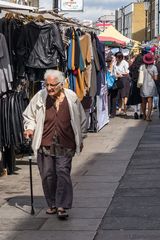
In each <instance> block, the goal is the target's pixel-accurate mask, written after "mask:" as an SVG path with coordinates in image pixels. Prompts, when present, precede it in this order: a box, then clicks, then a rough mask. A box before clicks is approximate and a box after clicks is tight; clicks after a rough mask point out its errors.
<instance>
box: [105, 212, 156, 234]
mask: <svg viewBox="0 0 160 240" xmlns="http://www.w3.org/2000/svg"><path fill="white" fill-rule="evenodd" d="M101 229H103V230H107V229H108V230H120V229H123V230H151V229H152V230H153V231H154V230H159V229H160V218H158V217H153V216H152V217H143V216H138V217H135V216H131V217H116V216H115V217H107V218H105V220H104V221H103V223H102V224H101Z"/></svg>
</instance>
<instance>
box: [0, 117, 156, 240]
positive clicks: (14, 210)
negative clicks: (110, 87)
mask: <svg viewBox="0 0 160 240" xmlns="http://www.w3.org/2000/svg"><path fill="white" fill-rule="evenodd" d="M147 125H148V123H147V122H144V121H142V120H133V119H124V118H120V117H117V118H115V119H112V121H111V123H110V124H109V125H107V126H106V127H104V128H103V129H102V130H101V131H100V132H98V133H90V134H88V138H87V139H86V140H85V147H84V150H83V153H82V154H81V155H80V156H79V157H75V158H74V160H73V170H72V179H73V185H74V202H73V209H72V210H71V211H70V217H69V219H68V221H59V220H58V219H57V217H56V216H49V215H46V214H45V210H46V203H45V200H44V198H43V193H42V188H41V180H40V177H39V173H38V170H37V166H36V164H34V165H33V181H34V196H35V197H34V206H35V212H36V214H35V216H31V215H30V206H29V205H30V189H29V170H28V159H27V158H24V159H22V160H18V161H17V171H16V174H15V175H11V176H7V177H2V178H0V205H1V207H0V240H28V239H30V240H42V239H43V240H44V239H45V240H51V239H52V240H53V239H54V240H75V239H76V240H93V239H94V238H95V236H96V234H97V230H98V229H99V226H100V229H99V231H98V235H97V239H98V240H99V239H105V240H107V239H109V240H111V239H114V240H115V239H119V238H117V237H115V238H111V237H108V238H107V237H104V236H105V235H104V234H103V232H104V231H103V230H104V229H103V226H104V225H105V224H107V222H106V218H107V217H108V215H107V214H108V212H107V214H106V215H105V213H106V211H107V209H108V208H109V210H108V211H110V212H111V214H112V211H113V212H114V209H113V210H112V211H111V210H110V208H111V207H112V204H113V202H114V200H115V197H114V194H115V191H116V189H117V188H118V186H119V182H120V181H121V179H122V181H121V182H120V186H121V191H122V193H121V194H124V195H125V191H124V192H123V190H124V189H125V185H124V186H123V184H124V183H123V180H125V184H129V183H130V182H129V183H128V180H127V176H126V175H125V177H124V178H122V177H123V176H124V174H125V171H126V168H127V166H128V164H129V162H130V159H131V157H132V155H133V153H134V152H135V150H136V148H137V145H138V143H139V141H140V139H141V138H142V136H143V134H144V131H145V129H146V127H147ZM150 126H152V125H149V127H148V128H147V132H145V135H146V134H148V135H150V132H148V129H149V128H151V132H152V129H153V128H152V127H150ZM153 131H156V130H155V128H154V129H153ZM145 135H144V136H145ZM156 137H157V135H156V136H155V142H154V143H156V144H157V142H156ZM146 144H147V143H146V142H145V143H141V148H143V151H144V152H147V153H148V152H149V151H148V149H149V147H150V142H149V144H148V145H146ZM156 146H157V148H158V145H156ZM146 147H147V148H146ZM153 148H154V149H155V146H154V147H153ZM149 150H151V149H149ZM134 156H135V155H134ZM147 156H149V155H148V154H147ZM142 160H143V159H142ZM137 161H138V160H137ZM140 161H141V157H140ZM148 164H149V163H148ZM127 171H128V169H127ZM135 171H136V170H135ZM139 171H140V169H139ZM146 174H148V172H147V173H146ZM132 176H134V175H133V174H132ZM138 176H139V175H138ZM148 176H149V175H148ZM155 176H157V175H155ZM125 178H126V179H125ZM136 178H137V176H136ZM137 179H138V178H137ZM148 184H149V183H148ZM118 191H119V188H118V190H117V191H116V195H115V196H117V194H118ZM129 193H130V192H128V194H129ZM126 194H127V193H126ZM113 197H114V198H113ZM112 199H113V201H112ZM142 201H143V200H142ZM121 202H122V203H123V205H122V206H120V209H121V210H122V208H125V203H124V202H123V200H121ZM110 204H111V205H110ZM118 204H119V202H118ZM155 204H158V203H157V202H155ZM116 206H117V208H116V209H117V211H118V210H119V208H118V206H119V205H116ZM104 216H105V217H104ZM103 217H104V218H103ZM102 219H103V222H102ZM101 222H102V224H101ZM113 222H114V221H113ZM107 226H108V225H107ZM109 228H110V226H109ZM117 228H118V227H117ZM117 228H116V229H117ZM107 229H108V228H107ZM118 230H119V229H118ZM118 232H119V231H118ZM110 234H111V235H112V233H110ZM107 235H108V230H107ZM118 235H119V233H118ZM99 236H102V238H101V237H99ZM159 236H160V235H159ZM122 239H123V240H125V238H122ZM126 239H128V238H126ZM135 239H136V238H135ZM154 239H155V238H154Z"/></svg>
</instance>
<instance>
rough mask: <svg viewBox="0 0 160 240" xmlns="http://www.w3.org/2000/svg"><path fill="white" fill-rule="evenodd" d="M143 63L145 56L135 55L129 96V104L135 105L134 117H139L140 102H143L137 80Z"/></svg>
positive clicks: (131, 66) (131, 68) (131, 69)
mask: <svg viewBox="0 0 160 240" xmlns="http://www.w3.org/2000/svg"><path fill="white" fill-rule="evenodd" d="M142 64H143V57H142V55H141V54H139V55H137V56H136V57H135V60H134V61H133V63H132V64H131V65H130V67H129V71H130V72H129V75H130V79H131V88H130V92H129V98H128V102H127V105H129V106H134V107H135V112H134V119H138V118H139V116H138V108H139V106H138V105H139V104H140V103H142V98H141V96H140V89H139V88H138V87H137V81H138V77H139V68H140V66H141V65H142Z"/></svg>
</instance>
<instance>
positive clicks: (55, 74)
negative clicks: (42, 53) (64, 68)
mask: <svg viewBox="0 0 160 240" xmlns="http://www.w3.org/2000/svg"><path fill="white" fill-rule="evenodd" d="M48 76H52V77H54V78H55V79H56V81H57V82H58V83H64V82H65V77H64V74H63V73H62V72H60V71H58V70H53V69H48V70H46V72H45V74H44V80H47V78H48Z"/></svg>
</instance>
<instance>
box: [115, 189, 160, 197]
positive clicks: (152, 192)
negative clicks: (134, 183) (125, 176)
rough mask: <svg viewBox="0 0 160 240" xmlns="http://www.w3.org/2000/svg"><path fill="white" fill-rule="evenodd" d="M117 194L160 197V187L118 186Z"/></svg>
mask: <svg viewBox="0 0 160 240" xmlns="http://www.w3.org/2000/svg"><path fill="white" fill-rule="evenodd" d="M115 196H121V197H122V196H124V197H151V196H152V197H158V198H160V189H159V188H143V191H142V189H141V188H118V189H117V190H116V192H115Z"/></svg>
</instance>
